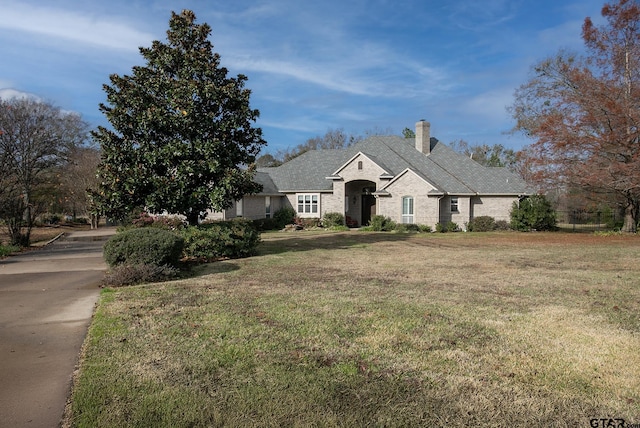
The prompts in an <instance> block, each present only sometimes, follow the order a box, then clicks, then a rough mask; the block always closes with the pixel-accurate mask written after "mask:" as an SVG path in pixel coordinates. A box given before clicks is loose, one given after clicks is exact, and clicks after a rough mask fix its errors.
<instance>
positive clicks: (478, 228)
mask: <svg viewBox="0 0 640 428" xmlns="http://www.w3.org/2000/svg"><path fill="white" fill-rule="evenodd" d="M495 229H496V220H495V219H494V218H493V217H489V216H488V215H483V216H479V217H475V218H473V219H472V220H471V221H470V222H469V224H467V230H468V231H469V232H491V231H492V230H495Z"/></svg>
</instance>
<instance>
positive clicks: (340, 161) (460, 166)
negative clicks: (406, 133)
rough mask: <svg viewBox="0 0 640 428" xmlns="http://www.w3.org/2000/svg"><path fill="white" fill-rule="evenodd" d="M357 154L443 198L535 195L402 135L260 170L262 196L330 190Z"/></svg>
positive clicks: (515, 179)
mask: <svg viewBox="0 0 640 428" xmlns="http://www.w3.org/2000/svg"><path fill="white" fill-rule="evenodd" d="M358 152H362V153H364V154H366V155H367V156H368V157H369V158H370V159H372V160H373V161H375V162H377V163H378V164H379V165H380V166H381V167H382V168H383V169H385V170H386V171H388V172H389V173H391V174H393V175H398V174H400V173H401V172H402V171H404V170H405V169H407V168H409V169H410V170H412V171H413V172H415V173H416V174H417V175H419V176H420V177H422V178H423V179H424V180H426V181H427V182H429V183H431V184H432V185H433V186H434V187H436V188H437V189H438V191H440V192H443V193H448V194H460V195H462V194H518V195H520V194H527V193H531V191H530V189H529V188H528V186H527V184H526V183H525V182H524V180H522V179H521V178H520V177H519V176H517V175H515V174H513V173H511V172H510V171H508V170H506V169H505V168H490V167H485V166H482V165H480V164H478V163H477V162H475V161H474V160H472V159H470V158H468V157H466V156H464V155H462V154H460V153H457V152H455V151H453V150H452V149H451V148H449V147H447V146H446V145H444V144H443V143H441V142H439V141H438V140H437V139H435V138H431V153H430V154H429V155H425V154H423V153H421V152H419V151H418V150H416V148H415V146H414V140H413V139H407V138H403V137H399V136H390V137H380V136H374V137H369V138H367V139H366V140H364V141H361V142H359V143H357V144H355V145H354V146H352V147H348V148H345V149H335V150H311V151H308V152H306V153H304V154H302V155H300V156H298V157H296V158H294V159H292V160H291V161H289V162H287V163H285V164H283V165H281V166H279V167H274V168H259V169H258V173H257V174H256V181H258V182H260V183H261V184H262V185H263V186H265V190H263V193H265V192H266V191H267V189H272V188H271V186H273V188H275V189H278V190H279V191H281V192H287V191H331V190H332V188H333V187H332V181H331V180H328V179H327V177H329V176H331V175H332V174H333V173H335V172H336V170H337V169H338V168H340V167H341V166H342V165H344V164H345V163H346V162H347V161H348V160H349V159H351V158H352V157H353V156H354V155H355V154H357V153H358ZM269 179H270V181H269ZM265 183H266V184H265Z"/></svg>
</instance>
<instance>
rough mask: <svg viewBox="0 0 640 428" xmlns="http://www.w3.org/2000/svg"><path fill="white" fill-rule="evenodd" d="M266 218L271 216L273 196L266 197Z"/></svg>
mask: <svg viewBox="0 0 640 428" xmlns="http://www.w3.org/2000/svg"><path fill="white" fill-rule="evenodd" d="M264 218H271V196H265V197H264Z"/></svg>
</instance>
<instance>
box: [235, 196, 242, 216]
mask: <svg viewBox="0 0 640 428" xmlns="http://www.w3.org/2000/svg"><path fill="white" fill-rule="evenodd" d="M242 205H243V199H240V200H237V201H236V217H242V216H243V206H242Z"/></svg>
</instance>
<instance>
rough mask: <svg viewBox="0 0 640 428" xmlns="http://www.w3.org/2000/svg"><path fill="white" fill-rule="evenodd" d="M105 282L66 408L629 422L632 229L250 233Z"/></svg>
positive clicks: (298, 419)
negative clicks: (160, 269)
mask: <svg viewBox="0 0 640 428" xmlns="http://www.w3.org/2000/svg"><path fill="white" fill-rule="evenodd" d="M263 239H264V241H265V242H264V243H263V244H262V248H261V255H259V256H257V257H253V258H249V259H243V260H234V261H225V262H220V263H212V264H209V265H205V266H202V267H200V268H199V271H198V272H197V277H195V278H193V279H190V280H183V281H176V282H171V283H163V284H150V285H145V286H138V287H132V288H128V289H118V290H117V291H114V290H105V292H104V293H103V295H102V298H101V303H100V306H99V309H98V311H97V313H96V317H95V319H94V323H93V325H92V327H91V330H90V334H89V337H88V340H87V343H86V349H85V352H86V356H85V359H84V362H83V364H82V367H81V375H80V377H79V380H78V384H77V385H76V388H75V391H74V395H73V405H72V406H71V409H72V413H71V417H70V419H69V421H68V424H69V425H70V426H83V427H84V426H114V427H115V426H371V425H373V426H460V427H462V426H493V427H500V426H505V427H506V426H528V425H532V424H540V425H544V426H558V427H563V426H589V420H590V419H591V418H606V417H612V418H613V417H615V418H624V419H625V420H626V421H627V423H639V422H640V352H638V349H640V336H639V335H638V333H640V316H639V313H640V275H639V274H640V266H639V265H638V258H639V257H638V256H639V255H640V239H639V238H637V237H635V236H609V237H598V236H593V235H585V234H575V235H573V234H519V233H495V234H462V233H459V234H433V235H424V234H419V235H402V234H380V233H360V232H355V231H352V232H344V233H306V232H305V233H296V234H283V233H275V234H266V235H264V236H263Z"/></svg>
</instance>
